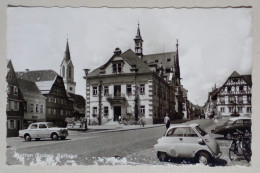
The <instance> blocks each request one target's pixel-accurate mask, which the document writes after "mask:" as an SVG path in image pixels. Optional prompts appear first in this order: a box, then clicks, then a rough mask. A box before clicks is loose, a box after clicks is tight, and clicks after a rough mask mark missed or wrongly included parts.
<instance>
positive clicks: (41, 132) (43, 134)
mask: <svg viewBox="0 0 260 173" xmlns="http://www.w3.org/2000/svg"><path fill="white" fill-rule="evenodd" d="M37 135H38V138H48V137H49V132H48V128H47V126H46V124H44V123H42V124H39V128H38V131H37Z"/></svg>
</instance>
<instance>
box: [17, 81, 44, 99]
mask: <svg viewBox="0 0 260 173" xmlns="http://www.w3.org/2000/svg"><path fill="white" fill-rule="evenodd" d="M18 83H19V86H20V88H21V90H22V92H23V93H30V94H34V95H37V96H39V97H41V96H42V97H43V95H42V94H41V92H40V90H39V88H38V87H37V85H36V84H35V83H34V82H32V81H28V80H24V79H19V78H18Z"/></svg>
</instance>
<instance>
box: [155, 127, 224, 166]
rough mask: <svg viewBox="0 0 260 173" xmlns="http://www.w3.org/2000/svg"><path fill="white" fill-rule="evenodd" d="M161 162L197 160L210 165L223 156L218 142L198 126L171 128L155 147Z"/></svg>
mask: <svg viewBox="0 0 260 173" xmlns="http://www.w3.org/2000/svg"><path fill="white" fill-rule="evenodd" d="M154 150H155V151H156V152H157V157H158V159H159V160H160V161H167V160H168V159H169V158H170V157H173V158H195V159H196V160H197V161H198V162H200V163H202V164H205V165H206V164H208V163H209V162H210V161H212V160H213V159H215V158H219V157H220V156H221V151H220V148H219V145H218V143H217V141H216V140H215V139H214V138H212V137H211V136H209V134H208V133H207V132H206V131H205V130H203V129H202V128H201V127H200V126H199V125H198V124H190V125H178V126H172V127H170V128H169V129H168V130H167V132H166V133H165V135H164V136H163V137H161V138H160V139H158V143H157V144H156V145H155V146H154Z"/></svg>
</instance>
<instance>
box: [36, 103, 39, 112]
mask: <svg viewBox="0 0 260 173" xmlns="http://www.w3.org/2000/svg"><path fill="white" fill-rule="evenodd" d="M35 112H39V105H38V104H36V105H35Z"/></svg>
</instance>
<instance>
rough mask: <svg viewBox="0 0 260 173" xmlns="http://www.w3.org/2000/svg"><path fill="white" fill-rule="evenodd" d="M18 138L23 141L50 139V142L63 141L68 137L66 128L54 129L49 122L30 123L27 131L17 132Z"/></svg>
mask: <svg viewBox="0 0 260 173" xmlns="http://www.w3.org/2000/svg"><path fill="white" fill-rule="evenodd" d="M19 136H20V137H21V138H24V140H25V141H31V139H33V138H34V139H36V140H40V139H41V138H51V139H52V140H57V139H59V138H60V139H61V140H64V139H66V137H67V136H68V130H67V129H66V128H60V127H55V126H54V125H53V123H51V122H38V123H32V124H30V125H29V127H28V128H27V129H24V130H19Z"/></svg>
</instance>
